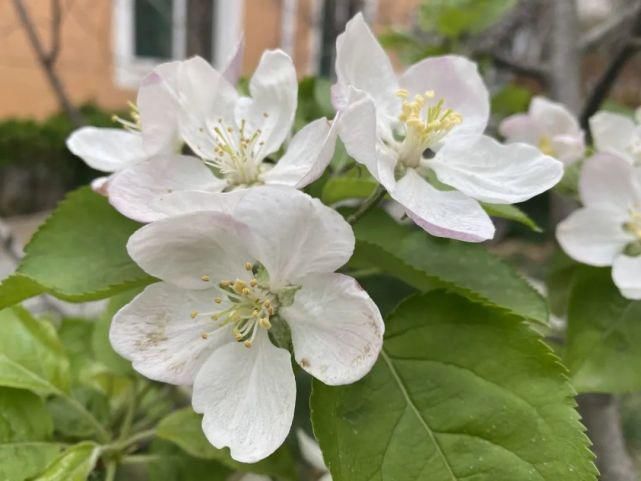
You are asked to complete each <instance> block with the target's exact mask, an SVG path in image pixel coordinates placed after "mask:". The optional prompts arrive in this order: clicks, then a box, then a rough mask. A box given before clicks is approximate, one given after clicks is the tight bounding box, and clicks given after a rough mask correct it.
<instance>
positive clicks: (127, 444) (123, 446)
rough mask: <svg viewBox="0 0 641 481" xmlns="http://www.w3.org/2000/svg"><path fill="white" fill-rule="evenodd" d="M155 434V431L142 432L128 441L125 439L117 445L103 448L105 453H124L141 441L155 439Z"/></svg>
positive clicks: (116, 443)
mask: <svg viewBox="0 0 641 481" xmlns="http://www.w3.org/2000/svg"><path fill="white" fill-rule="evenodd" d="M154 434H155V430H154V429H148V430H146V431H140V432H139V433H136V434H134V435H132V436H130V437H128V438H127V439H123V440H120V441H116V442H115V443H111V444H108V445H106V446H105V447H104V448H103V451H106V452H120V451H124V450H125V449H127V448H128V447H130V446H131V445H132V444H136V443H138V442H140V441H145V440H147V439H148V438H151V437H153V435H154Z"/></svg>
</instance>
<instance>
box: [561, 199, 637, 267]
mask: <svg viewBox="0 0 641 481" xmlns="http://www.w3.org/2000/svg"><path fill="white" fill-rule="evenodd" d="M627 220H628V219H627V215H626V214H625V213H624V212H622V211H619V210H613V209H611V208H608V207H607V206H605V207H597V206H594V207H585V208H583V209H579V210H576V211H574V212H573V213H572V214H570V216H569V217H568V218H567V219H565V220H564V221H562V222H561V223H559V225H558V226H557V228H556V238H557V240H558V241H559V244H561V247H562V248H563V250H564V251H565V253H566V254H567V255H569V256H570V257H572V258H573V259H575V260H577V261H579V262H583V263H584V264H589V265H593V266H609V265H611V264H612V261H613V260H614V258H615V257H616V256H617V255H618V254H619V252H621V251H622V250H623V247H624V246H625V244H627V243H628V242H629V241H630V240H632V236H631V234H629V233H627V232H625V231H624V230H623V224H624V223H625V222H626V221H627Z"/></svg>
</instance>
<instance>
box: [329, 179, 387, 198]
mask: <svg viewBox="0 0 641 481" xmlns="http://www.w3.org/2000/svg"><path fill="white" fill-rule="evenodd" d="M377 185H378V183H377V182H376V180H374V179H373V178H371V177H369V176H367V177H366V176H363V177H355V176H341V177H331V178H330V179H329V180H328V181H327V182H326V183H325V185H324V186H323V192H322V194H321V200H322V201H323V203H325V204H328V205H330V204H335V203H336V202H339V201H341V200H346V199H364V198H366V197H369V195H370V194H371V193H372V192H374V190H375V189H376V186H377Z"/></svg>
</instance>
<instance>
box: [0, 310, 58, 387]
mask: <svg viewBox="0 0 641 481" xmlns="http://www.w3.org/2000/svg"><path fill="white" fill-rule="evenodd" d="M0 385H2V386H8V387H16V388H24V389H30V390H33V391H36V392H39V393H41V394H48V393H53V392H56V391H58V390H59V391H66V390H67V389H68V387H69V362H68V360H67V357H66V355H65V352H64V349H63V347H62V344H61V343H60V341H59V339H58V337H57V335H56V332H55V330H54V328H53V326H52V325H51V324H49V323H48V322H46V321H41V320H38V319H35V318H34V317H32V316H31V314H29V313H28V312H27V311H26V310H25V309H23V308H21V307H14V308H10V309H4V310H2V311H0Z"/></svg>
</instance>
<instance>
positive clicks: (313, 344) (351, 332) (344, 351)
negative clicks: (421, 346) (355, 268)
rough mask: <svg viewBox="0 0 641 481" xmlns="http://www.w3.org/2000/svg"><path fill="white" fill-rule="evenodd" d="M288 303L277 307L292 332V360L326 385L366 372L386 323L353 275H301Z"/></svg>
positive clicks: (360, 376)
mask: <svg viewBox="0 0 641 481" xmlns="http://www.w3.org/2000/svg"><path fill="white" fill-rule="evenodd" d="M299 282H300V284H301V285H302V288H301V289H300V290H298V291H297V292H296V295H295V296H294V303H293V304H292V305H291V306H286V307H281V308H280V310H279V313H280V315H281V316H282V318H283V319H285V321H287V324H288V325H289V328H290V330H291V333H292V344H293V345H294V355H295V357H296V362H298V364H300V366H301V367H302V368H303V369H304V370H305V371H307V372H308V373H310V374H311V375H312V376H314V377H315V378H317V379H319V380H321V381H323V382H324V383H325V384H329V385H339V384H350V383H353V382H356V381H358V380H359V379H361V378H362V377H363V376H365V374H367V373H368V372H369V371H370V369H371V368H372V366H373V365H374V363H375V362H376V359H377V358H378V355H379V353H380V351H381V347H382V345H383V332H384V331H385V325H384V324H383V318H382V317H381V313H380V312H379V310H378V307H376V304H374V302H373V301H372V299H370V297H369V295H368V294H367V292H365V291H364V290H363V288H362V287H361V286H360V285H359V284H358V282H356V280H355V279H353V278H351V277H349V276H345V275H343V274H337V273H330V274H314V275H310V276H308V277H306V278H304V279H301V280H300V281H299Z"/></svg>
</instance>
